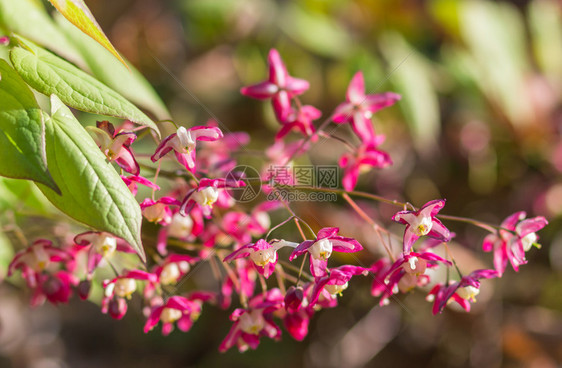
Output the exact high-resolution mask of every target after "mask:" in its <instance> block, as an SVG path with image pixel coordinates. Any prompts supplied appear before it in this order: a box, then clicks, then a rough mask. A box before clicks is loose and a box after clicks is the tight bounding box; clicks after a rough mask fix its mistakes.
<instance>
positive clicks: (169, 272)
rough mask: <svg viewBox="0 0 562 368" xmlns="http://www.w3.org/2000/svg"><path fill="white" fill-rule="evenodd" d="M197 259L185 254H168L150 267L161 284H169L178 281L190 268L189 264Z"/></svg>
mask: <svg viewBox="0 0 562 368" xmlns="http://www.w3.org/2000/svg"><path fill="white" fill-rule="evenodd" d="M198 260H199V258H198V257H192V256H190V255H187V254H170V255H168V256H167V257H166V258H165V259H164V261H162V263H161V264H159V265H157V266H155V267H154V268H153V269H152V273H153V274H155V275H156V276H157V277H158V282H159V283H160V284H162V285H171V284H175V283H176V282H178V281H179V280H180V279H181V278H182V277H183V276H184V275H185V274H187V273H188V272H189V270H190V269H191V265H192V264H193V263H195V262H197V261H198Z"/></svg>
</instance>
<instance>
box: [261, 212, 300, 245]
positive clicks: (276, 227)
mask: <svg viewBox="0 0 562 368" xmlns="http://www.w3.org/2000/svg"><path fill="white" fill-rule="evenodd" d="M294 218H295V216H291V217H289V218H288V219H286V220H285V221H283V222H282V223H280V224H277V225H275V226H274V227H272V228H271V230H269V232H268V233H267V235H266V236H265V241H267V239H268V238H269V236H270V235H271V233H272V232H273V231H275V230H277V229H278V228H280V227H281V226H283V225H285V224H286V223H287V222H289V221H291V220H292V219H294Z"/></svg>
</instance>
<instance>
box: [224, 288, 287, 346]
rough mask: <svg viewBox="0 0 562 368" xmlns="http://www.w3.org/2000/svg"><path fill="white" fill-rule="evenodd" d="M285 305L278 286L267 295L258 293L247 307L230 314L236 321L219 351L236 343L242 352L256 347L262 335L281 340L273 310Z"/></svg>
mask: <svg viewBox="0 0 562 368" xmlns="http://www.w3.org/2000/svg"><path fill="white" fill-rule="evenodd" d="M282 307H283V295H282V294H281V291H280V290H279V289H277V288H275V289H270V290H268V291H267V292H266V293H265V295H258V296H256V297H254V298H252V299H251V300H250V302H249V303H248V308H247V309H242V308H238V309H236V310H234V312H233V313H232V314H231V315H230V320H231V321H233V322H234V324H233V325H232V327H231V328H230V331H229V332H228V334H227V335H226V337H225V339H224V340H223V342H222V343H221V345H220V346H219V351H221V352H225V351H227V350H228V349H230V348H231V347H233V346H234V345H237V346H238V350H239V351H240V352H243V351H246V350H248V348H252V349H256V348H257V347H258V345H259V343H260V337H262V336H266V337H269V338H271V339H275V340H279V339H280V338H281V330H280V329H279V327H278V326H277V325H276V324H275V323H274V322H273V312H274V311H276V310H278V309H280V308H282Z"/></svg>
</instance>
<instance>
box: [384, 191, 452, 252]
mask: <svg viewBox="0 0 562 368" xmlns="http://www.w3.org/2000/svg"><path fill="white" fill-rule="evenodd" d="M444 206H445V200H444V199H438V200H433V201H429V202H427V203H426V204H424V205H423V206H422V207H421V208H420V209H419V210H417V211H400V212H397V213H396V214H395V215H394V216H392V220H393V221H396V222H399V223H401V224H404V225H406V229H405V230H404V253H408V252H410V250H411V249H412V245H413V244H414V243H415V242H416V240H418V239H419V238H420V237H422V236H428V237H430V238H435V239H439V240H442V241H445V242H446V241H449V240H450V239H451V232H450V231H449V230H448V229H447V228H446V227H445V225H443V224H442V223H441V221H439V219H437V218H436V217H435V216H437V213H439V211H441V209H442V208H443V207H444Z"/></svg>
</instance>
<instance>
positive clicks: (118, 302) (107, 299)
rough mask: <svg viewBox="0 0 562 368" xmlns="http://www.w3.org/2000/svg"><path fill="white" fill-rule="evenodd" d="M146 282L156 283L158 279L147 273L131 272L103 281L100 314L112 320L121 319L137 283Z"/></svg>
mask: <svg viewBox="0 0 562 368" xmlns="http://www.w3.org/2000/svg"><path fill="white" fill-rule="evenodd" d="M136 280H140V281H148V282H151V283H156V282H158V277H157V276H156V275H155V274H153V273H149V272H145V271H141V270H131V271H127V272H125V273H124V274H123V275H121V276H117V277H116V278H114V279H112V280H105V281H104V282H103V284H102V286H103V288H104V289H105V291H104V296H103V298H102V301H101V311H102V313H109V315H110V316H111V317H112V318H115V319H121V318H123V316H124V315H125V313H127V302H126V301H125V299H131V296H132V295H133V293H134V292H135V291H136V290H137V282H136Z"/></svg>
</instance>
